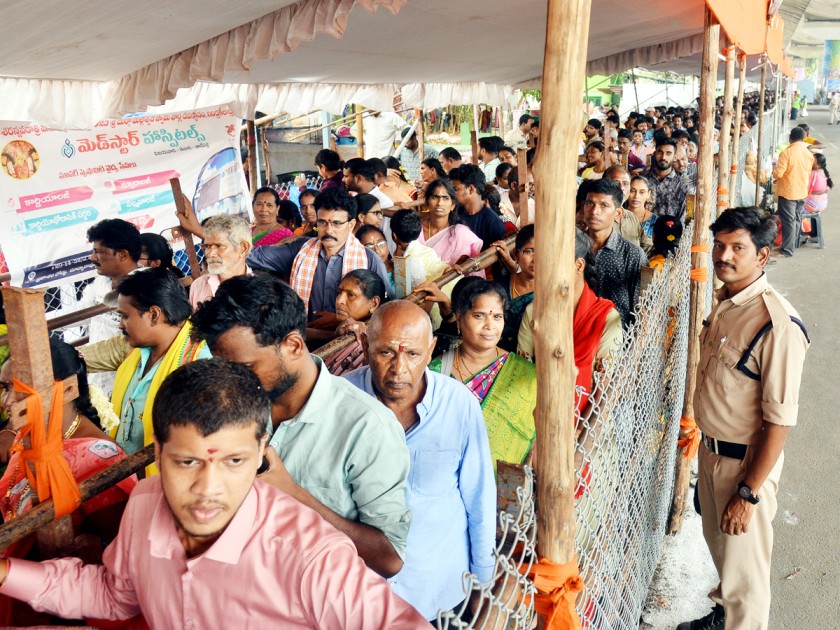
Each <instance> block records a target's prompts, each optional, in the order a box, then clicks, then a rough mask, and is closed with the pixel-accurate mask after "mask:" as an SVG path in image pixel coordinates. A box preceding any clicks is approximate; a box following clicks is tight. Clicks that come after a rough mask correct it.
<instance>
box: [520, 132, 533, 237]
mask: <svg viewBox="0 0 840 630" xmlns="http://www.w3.org/2000/svg"><path fill="white" fill-rule="evenodd" d="M516 170H517V172H518V175H519V207H518V208H517V210H518V211H519V227H520V228H523V227H525V226H526V225H530V224H531V223H533V222H534V217H532V216H531V204H529V203H528V150H527V149H523V148H522V147H520V148H518V149H517V150H516Z"/></svg>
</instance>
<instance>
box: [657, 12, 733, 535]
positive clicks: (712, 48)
mask: <svg viewBox="0 0 840 630" xmlns="http://www.w3.org/2000/svg"><path fill="white" fill-rule="evenodd" d="M719 50H720V24H719V23H718V21H717V19H716V18H715V17H714V15H713V14H712V12H711V11H710V10H709V7H708V6H707V7H706V18H705V29H704V31H703V65H702V73H701V75H700V142H699V149H700V154H699V156H698V160H697V203H696V206H695V210H694V221H693V223H694V232H693V241H692V243H693V245H695V246H698V247H703V246H706V247H708V245H709V224H710V222H711V213H712V203H713V201H714V200H715V199H717V195H715V194H714V192H713V191H712V178H713V176H714V163H713V157H714V156H713V155H712V151H713V146H712V129H714V126H715V84H716V82H717V72H718V51H719ZM708 256H709V254H708V253H707V252H699V251H698V252H693V253H692V254H691V266H692V267H693V268H694V269H699V268H706V267H707V263H708ZM690 300H691V309H690V315H689V320H688V359H687V362H688V366H687V368H686V377H685V395H684V397H683V416H684V417H686V418H694V390H695V389H696V387H697V364H698V362H699V359H700V341H699V336H700V331H701V330H702V326H703V317H704V316H705V313H704V311H705V308H706V283H705V282H695V281H692V282H691V287H690ZM690 466H691V460H689V459H688V458H687V457H684V456H683V455H682V453H681V452H678V453H677V463H676V476H675V479H674V498H673V501H672V503H671V514H670V518H669V524H668V533H669V534H676V533H677V532H679V531H680V529H681V528H682V520H683V514H684V513H685V506H686V501H687V498H688V485H689V483H688V482H689V476H690V475H689V472H690Z"/></svg>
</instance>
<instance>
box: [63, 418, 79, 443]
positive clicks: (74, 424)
mask: <svg viewBox="0 0 840 630" xmlns="http://www.w3.org/2000/svg"><path fill="white" fill-rule="evenodd" d="M81 423H82V417H81V416H80V415H79V414H76V418H75V419H74V420H73V422H72V423H71V424H70V426H69V427H67V431H65V432H64V439H65V440H67V439H69V438H70V437H71V436H72V435H73V434H74V433H75V432H76V429H78V428H79V425H80V424H81Z"/></svg>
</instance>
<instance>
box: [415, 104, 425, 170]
mask: <svg viewBox="0 0 840 630" xmlns="http://www.w3.org/2000/svg"><path fill="white" fill-rule="evenodd" d="M414 115H415V116H416V117H417V152H418V153H419V157H420V161H421V162H422V161H423V160H425V159H426V147H425V144H426V118H425V116H423V110H422V109H415V110H414Z"/></svg>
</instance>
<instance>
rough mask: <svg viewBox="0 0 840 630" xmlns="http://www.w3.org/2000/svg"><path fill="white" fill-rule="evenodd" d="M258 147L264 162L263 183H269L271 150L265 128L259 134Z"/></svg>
mask: <svg viewBox="0 0 840 630" xmlns="http://www.w3.org/2000/svg"><path fill="white" fill-rule="evenodd" d="M260 148H261V149H262V155H263V161H264V162H265V183H266V184H271V152H270V151H269V147H268V136H267V135H266V133H265V129H263V130H262V133H261V134H260Z"/></svg>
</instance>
